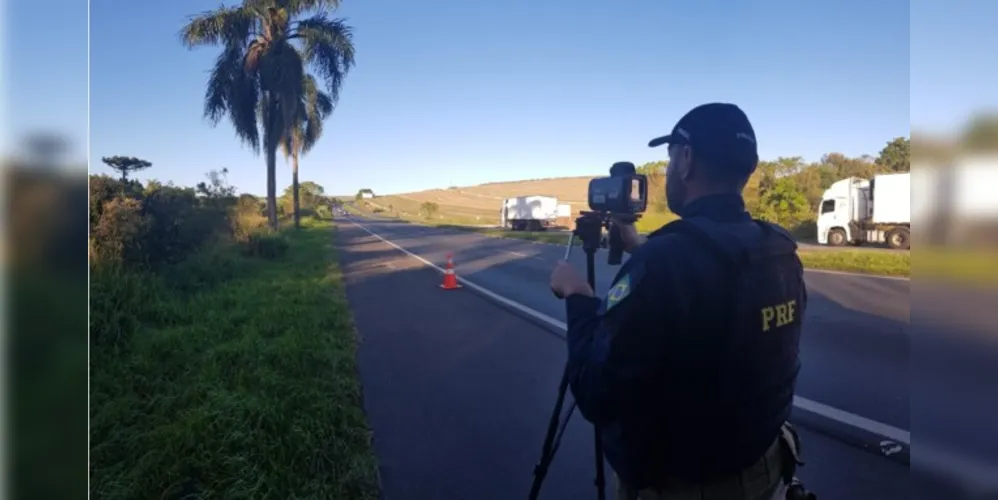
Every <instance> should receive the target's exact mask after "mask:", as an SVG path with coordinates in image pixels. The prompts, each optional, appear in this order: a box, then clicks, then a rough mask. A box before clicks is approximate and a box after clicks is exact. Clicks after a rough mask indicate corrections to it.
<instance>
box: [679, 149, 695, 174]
mask: <svg viewBox="0 0 998 500" xmlns="http://www.w3.org/2000/svg"><path fill="white" fill-rule="evenodd" d="M678 147H679V151H677V152H676V153H677V154H678V157H679V165H678V166H679V171H678V172H676V173H677V174H679V175H680V177H681V178H682V179H683V180H684V181H687V182H689V181H691V180H693V179H694V178H695V177H696V173H695V170H696V168H694V162H695V161H696V158H695V157H696V155H694V154H693V148H692V147H690V146H688V145H686V144H681V145H679V146H678Z"/></svg>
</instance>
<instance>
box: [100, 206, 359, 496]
mask: <svg viewBox="0 0 998 500" xmlns="http://www.w3.org/2000/svg"><path fill="white" fill-rule="evenodd" d="M307 226H308V227H306V228H304V229H302V230H301V231H293V230H292V231H287V232H286V233H285V234H284V235H283V236H282V237H284V238H286V239H287V242H288V247H287V251H286V254H285V255H284V256H283V257H280V258H273V259H262V258H259V257H248V256H245V255H244V253H243V252H240V251H239V250H238V249H237V248H236V247H227V246H222V247H213V248H209V249H205V250H203V251H201V252H199V253H198V254H195V255H193V256H192V257H190V258H189V259H188V260H186V261H184V262H183V263H181V264H176V265H174V266H173V267H171V268H168V269H165V270H163V272H160V273H156V274H151V273H148V274H146V273H143V274H136V272H135V271H128V272H125V271H114V270H112V269H110V268H108V269H100V270H98V271H95V272H94V273H93V274H92V280H91V286H92V288H91V304H92V313H91V317H92V318H93V321H92V325H91V331H92V332H96V333H92V336H93V335H96V336H97V337H98V338H96V339H94V338H93V337H92V341H91V342H92V345H93V347H92V348H91V352H90V355H91V356H90V359H91V367H92V370H91V377H92V378H91V381H90V397H91V399H90V407H91V414H90V417H91V418H90V437H91V452H90V488H91V489H90V491H91V495H93V496H94V497H95V498H105V499H122V500H124V499H134V498H330V499H375V498H377V497H378V480H377V472H376V461H375V458H374V455H373V452H372V449H371V437H370V431H369V429H368V426H367V423H366V418H365V415H364V412H363V409H362V406H361V388H360V384H359V382H358V380H357V375H356V366H355V361H354V359H355V351H356V348H357V339H356V336H355V332H354V329H353V325H352V321H351V317H350V314H349V310H348V307H347V303H346V300H345V297H344V292H343V286H342V284H341V282H340V279H341V277H340V274H339V270H338V268H337V266H336V264H335V262H336V261H335V253H334V249H333V238H332V231H333V229H332V228H331V227H330V226H329V224H328V223H322V222H312V221H309V224H308V225H307Z"/></svg>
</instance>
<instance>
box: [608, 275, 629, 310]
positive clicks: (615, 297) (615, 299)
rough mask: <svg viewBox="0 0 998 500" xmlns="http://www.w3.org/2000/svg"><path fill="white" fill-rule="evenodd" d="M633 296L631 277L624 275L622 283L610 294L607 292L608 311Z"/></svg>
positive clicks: (611, 290) (614, 287)
mask: <svg viewBox="0 0 998 500" xmlns="http://www.w3.org/2000/svg"><path fill="white" fill-rule="evenodd" d="M630 294H631V275H629V274H627V275H624V277H623V278H620V281H618V282H617V284H616V285H613V288H611V289H610V291H609V292H606V310H607V311H609V310H610V309H612V308H613V306H615V305H617V304H619V303H620V301H621V300H624V298H626V297H627V296H628V295H630Z"/></svg>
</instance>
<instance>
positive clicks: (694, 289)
mask: <svg viewBox="0 0 998 500" xmlns="http://www.w3.org/2000/svg"><path fill="white" fill-rule="evenodd" d="M662 144H668V149H669V166H668V168H667V170H666V196H667V198H668V205H669V209H670V210H672V211H673V212H674V213H676V214H678V215H679V216H680V217H681V220H679V221H676V222H673V223H670V224H667V225H666V226H664V227H662V228H661V229H659V230H658V231H656V232H654V233H652V234H650V235H649V236H648V237H647V239H645V238H642V237H641V236H639V235H638V233H637V231H636V230H635V228H634V225H633V223H631V224H628V223H623V222H619V221H618V222H617V223H618V225H619V226H620V228H621V233H622V235H623V237H624V238H623V239H624V242H625V250H626V251H628V253H629V254H630V258H629V259H628V260H627V262H625V263H624V265H623V266H621V269H620V271H619V273H618V274H617V276H616V278H615V279H614V282H613V285H612V286H611V289H610V291H609V292H608V293H607V296H606V298H605V299H603V300H601V299H599V298H597V297H595V295H594V293H593V290H592V289H590V287H589V285H588V284H587V283H586V280H585V279H584V278H583V277H582V276H581V274H580V273H579V272H578V271H576V270H575V269H574V268H572V267H571V266H570V265H568V264H565V263H561V264H559V265H558V266H557V267H556V268H555V270H554V272H553V273H552V276H551V287H552V289H553V290H555V291H556V292H557V293H558V295H559V296H561V297H565V301H566V308H567V318H568V333H567V337H568V351H569V360H568V364H569V371H570V385H571V390H572V394H573V395H574V397H575V401H576V403H577V405H578V408H579V410H580V411H581V413H582V414H583V416H584V417H585V418H586V419H587V420H589V421H590V422H592V423H593V424H595V425H597V426H599V427H600V428H601V429H602V436H603V447H604V452H605V455H606V459H607V461H608V462H609V463H610V465H611V466H612V467H613V469H614V471H615V472H616V476H617V497H618V498H620V499H638V498H640V499H662V500H668V499H697V500H729V499H731V500H768V499H771V498H773V499H775V498H780V499H782V498H784V495H787V493H786V491H787V488H788V485H789V484H790V483H791V481H792V478H793V472H794V470H795V466H796V465H798V464H800V463H801V462H800V461H799V460H798V455H797V453H798V451H799V448H798V447H797V444H798V443H797V440H796V434H795V433H794V432H792V428H791V427H789V425H786V424H785V422H786V420H787V419H788V417H789V416H790V410H791V407H792V404H793V395H794V386H795V384H796V380H797V373H798V371H799V369H800V361H799V359H798V343H799V339H800V332H801V322H802V319H803V317H804V309H805V306H806V301H807V293H806V291H805V288H804V281H803V269H802V266H801V262H800V260H799V258H798V257H797V254H796V248H797V246H796V243H795V241H794V239H793V238H792V237H791V236H790V235H789V234H787V233H786V231H784V230H782V229H781V228H779V227H778V226H775V225H771V224H767V223H764V222H761V221H755V220H753V219H752V218H751V216H750V215H749V214H748V212H747V211H746V209H745V203H744V200H743V199H742V196H741V192H742V190H743V189H744V187H745V184H746V182H747V181H748V178H749V176H750V175H751V174H752V172H754V171H755V168H756V165H757V164H758V160H759V158H758V149H757V146H756V140H755V133H754V131H753V128H752V125H751V124H750V123H749V120H748V117H747V116H746V115H745V113H744V112H742V110H741V109H740V108H738V107H737V106H735V105H732V104H723V103H711V104H705V105H702V106H699V107H697V108H694V109H693V110H692V111H690V112H689V113H687V114H686V115H685V116H683V118H682V119H680V120H679V122H678V123H677V124H676V126H675V127H674V128H673V130H672V133H671V134H670V135H667V136H665V137H660V138H657V139H654V140H652V141H651V142H650V143H649V146H650V147H656V146H660V145H662ZM794 488H796V486H794ZM787 496H788V497H789V496H791V495H787Z"/></svg>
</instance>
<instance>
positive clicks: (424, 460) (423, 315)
mask: <svg viewBox="0 0 998 500" xmlns="http://www.w3.org/2000/svg"><path fill="white" fill-rule="evenodd" d="M365 225H367V226H368V227H370V228H371V229H373V230H377V231H379V232H382V233H383V234H384V235H386V236H387V235H388V234H389V233H390V234H391V236H392V237H393V238H395V242H396V243H397V244H402V245H405V246H406V248H408V249H410V251H414V252H418V253H419V254H420V255H426V256H434V255H435V253H437V252H442V253H444V252H447V251H454V252H455V257H456V258H457V259H458V260H457V265H458V268H459V269H461V272H462V273H463V274H464V275H468V276H474V277H475V278H476V279H478V280H479V281H480V282H482V283H486V282H488V283H489V284H490V285H496V286H507V287H513V286H514V285H513V281H515V279H517V278H521V277H526V276H527V275H529V274H531V273H533V272H534V271H544V273H543V274H545V277H544V279H545V280H546V271H547V267H549V266H548V262H546V261H545V257H543V256H535V257H536V258H531V257H521V256H517V255H511V254H509V253H508V252H521V251H522V252H528V251H545V250H543V247H540V246H537V247H536V248H529V249H528V248H526V247H524V246H522V245H523V244H522V243H521V244H520V245H521V246H510V247H490V249H489V250H488V251H486V250H484V249H480V248H479V246H480V245H485V244H489V245H493V244H498V243H503V244H508V243H506V242H501V241H500V242H492V241H483V240H480V239H477V238H468V236H473V235H460V236H447V235H439V234H436V233H435V232H434V231H432V230H427V229H425V228H416V227H403V226H402V225H398V224H395V225H393V224H386V223H370V222H366V223H365ZM337 238H338V247H339V252H340V259H341V264H342V268H343V272H344V276H345V283H346V287H347V296H348V299H349V301H350V305H351V309H352V311H353V313H354V322H355V324H356V327H357V330H358V332H359V335H360V336H361V339H362V343H361V348H360V352H359V356H358V360H359V369H360V375H361V379H362V383H363V387H364V401H365V407H366V411H367V414H368V418H369V421H370V423H371V426H372V428H373V431H374V444H375V449H376V452H377V454H378V458H379V462H380V465H381V473H382V486H383V491H384V498H385V499H386V500H395V499H407V500H421V499H442V498H454V499H458V498H476V499H497V500H499V499H501V500H510V499H516V498H524V497H526V494H527V491H528V490H529V485H530V479H531V470H532V467H533V464H534V463H535V461H536V459H537V457H538V453H539V451H540V445H541V440H542V438H543V436H544V432H545V428H546V424H547V419H548V416H549V414H550V411H551V407H552V404H553V403H554V397H555V390H556V388H557V384H558V380H559V378H560V375H561V371H562V367H563V365H564V361H565V356H566V352H565V344H564V341H563V340H562V339H560V338H558V337H557V336H555V335H553V334H551V333H550V332H549V331H548V330H545V329H542V328H540V327H538V326H537V325H536V324H535V323H533V322H529V321H526V320H525V319H523V318H521V317H520V316H518V315H514V314H510V313H509V312H508V311H506V310H505V309H502V308H500V307H498V306H497V305H496V303H495V302H493V301H490V300H488V299H486V298H484V297H483V296H481V295H479V294H476V293H472V292H471V291H469V290H468V289H464V290H458V291H442V290H440V289H439V288H437V285H438V283H439V280H440V274H439V273H438V272H436V271H435V270H433V269H431V268H429V267H427V266H424V265H422V264H421V263H420V262H419V261H417V260H416V259H414V258H411V257H409V256H407V255H405V254H403V253H402V252H400V251H398V250H396V249H394V248H392V247H391V246H389V245H388V244H386V243H384V242H382V241H381V240H379V239H377V238H375V237H374V236H371V235H370V234H369V233H367V232H365V231H364V230H362V229H361V228H359V227H357V226H354V225H351V224H341V225H340V230H339V234H338V236H337ZM511 243H516V242H511ZM450 245H456V246H454V247H452V248H442V247H447V246H450ZM503 252H506V253H503ZM514 257H515V258H514ZM441 258H442V257H441ZM434 261H440V260H439V259H437V258H434ZM515 262H522V263H520V264H515ZM518 266H519V267H518ZM490 269H491V270H492V271H488V270H490ZM602 271H603V270H601V272H602ZM504 273H513V276H512V277H511V278H508V279H506V280H503V279H501V278H499V276H502V275H503V274H504ZM607 279H609V278H604V279H603V282H604V283H605V281H606V280H607ZM535 281H536V280H535V279H531V281H529V282H528V284H526V285H524V284H521V285H519V287H513V288H510V289H509V290H506V291H511V292H515V293H516V294H517V295H516V296H515V297H513V298H516V299H518V300H521V301H524V302H532V303H533V304H534V305H536V306H538V307H542V306H543V304H545V303H546V301H543V300H540V295H535V294H534V293H533V292H531V291H530V287H531V286H534V285H536V283H535ZM550 312H552V313H556V312H557V311H550ZM801 434H802V439H803V442H804V447H805V448H804V449H805V459H806V460H807V461H808V464H807V465H806V466H805V467H804V468H803V469H802V470H801V471H800V476H801V477H802V478H803V479H804V481H805V483H806V484H807V485H808V487H809V488H811V489H812V490H813V491H815V492H817V493H818V494H819V496H820V498H827V499H864V500H873V499H901V498H909V497H910V496H911V495H910V485H909V471H908V468H907V467H905V466H903V465H900V464H898V463H896V462H894V461H892V460H889V459H886V458H883V457H879V456H877V455H875V454H871V453H867V452H864V451H860V450H858V449H856V448H853V447H850V446H847V445H845V444H842V443H841V442H838V441H836V440H834V439H830V438H828V437H826V436H823V435H821V434H818V433H814V432H811V431H809V430H807V429H801ZM592 450H593V448H592V428H591V427H590V426H589V425H588V424H587V423H586V422H585V421H584V420H583V419H582V418H581V417H578V416H576V417H575V418H574V419H573V420H572V423H571V425H570V426H569V428H568V430H567V432H566V434H565V437H564V440H563V443H562V446H561V449H560V450H559V452H558V456H557V458H556V459H555V462H554V465H553V468H552V470H551V473H550V475H549V477H548V480H547V482H546V483H545V487H544V490H543V492H542V495H541V498H549V499H585V498H595V492H594V491H593V487H592V477H593V465H592V464H593V451H592ZM719 453H723V450H719ZM610 498H612V495H611V496H610Z"/></svg>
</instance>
